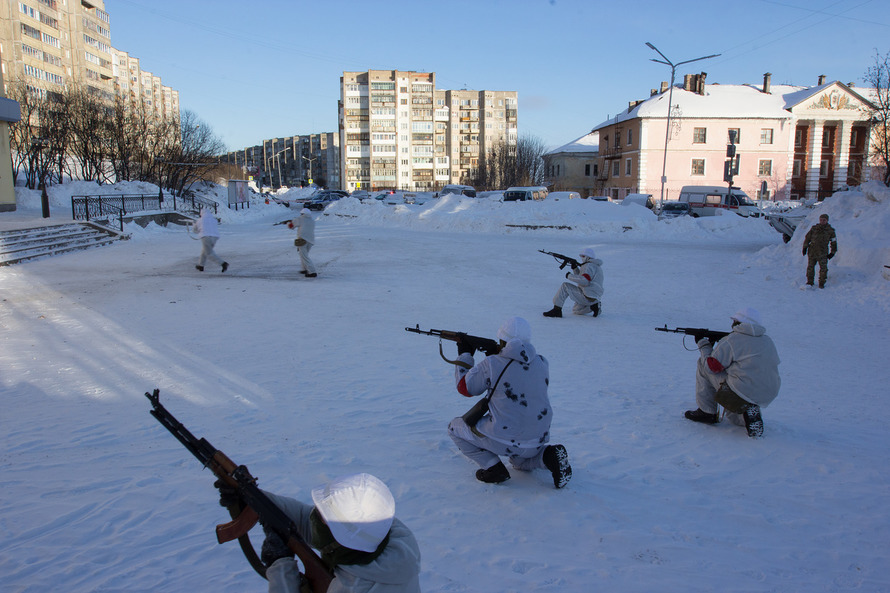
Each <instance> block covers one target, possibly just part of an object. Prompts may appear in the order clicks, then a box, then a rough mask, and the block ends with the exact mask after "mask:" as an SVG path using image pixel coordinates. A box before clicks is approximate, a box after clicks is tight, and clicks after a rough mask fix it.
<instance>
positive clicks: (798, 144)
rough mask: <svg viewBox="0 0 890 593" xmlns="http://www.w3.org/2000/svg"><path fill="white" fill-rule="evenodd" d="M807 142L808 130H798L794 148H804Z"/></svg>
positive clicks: (795, 135) (795, 133)
mask: <svg viewBox="0 0 890 593" xmlns="http://www.w3.org/2000/svg"><path fill="white" fill-rule="evenodd" d="M804 142H806V130H805V129H801V128H797V129H796V130H794V148H803V145H804Z"/></svg>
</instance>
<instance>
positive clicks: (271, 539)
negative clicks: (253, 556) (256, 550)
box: [260, 526, 294, 568]
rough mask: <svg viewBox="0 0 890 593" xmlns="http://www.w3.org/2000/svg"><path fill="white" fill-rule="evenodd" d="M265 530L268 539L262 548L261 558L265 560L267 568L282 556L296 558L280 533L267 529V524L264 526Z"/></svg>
mask: <svg viewBox="0 0 890 593" xmlns="http://www.w3.org/2000/svg"><path fill="white" fill-rule="evenodd" d="M263 532H264V533H265V534H266V539H265V540H264V541H263V547H262V548H261V549H260V560H262V561H263V564H265V565H266V568H268V567H270V566H272V563H273V562H275V561H276V560H280V559H282V558H290V559H291V560H293V559H294V553H293V552H292V551H291V549H290V548H288V547H287V544H286V543H284V540H283V539H281V536H280V535H278V534H277V533H275V532H274V531H271V530H269V529H266V527H265V526H263Z"/></svg>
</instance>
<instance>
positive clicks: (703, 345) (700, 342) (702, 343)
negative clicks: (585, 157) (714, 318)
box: [695, 338, 711, 350]
mask: <svg viewBox="0 0 890 593" xmlns="http://www.w3.org/2000/svg"><path fill="white" fill-rule="evenodd" d="M695 345H696V346H698V349H699V350H701V349H702V348H706V347H708V346H710V345H711V341H710V340H709V339H707V338H702V339H700V340H698V341H697V342H696V343H695Z"/></svg>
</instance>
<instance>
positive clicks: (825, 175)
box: [819, 159, 831, 179]
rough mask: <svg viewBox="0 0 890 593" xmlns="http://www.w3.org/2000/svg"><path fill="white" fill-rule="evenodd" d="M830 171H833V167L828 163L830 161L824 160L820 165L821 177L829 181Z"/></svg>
mask: <svg viewBox="0 0 890 593" xmlns="http://www.w3.org/2000/svg"><path fill="white" fill-rule="evenodd" d="M829 169H831V166H830V165H829V163H828V159H822V162H821V163H819V177H821V178H822V179H827V178H828V172H829Z"/></svg>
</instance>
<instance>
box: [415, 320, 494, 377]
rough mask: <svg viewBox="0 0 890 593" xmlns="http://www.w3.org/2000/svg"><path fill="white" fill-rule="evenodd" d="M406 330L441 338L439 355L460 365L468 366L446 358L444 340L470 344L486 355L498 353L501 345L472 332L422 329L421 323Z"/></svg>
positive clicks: (465, 344)
mask: <svg viewBox="0 0 890 593" xmlns="http://www.w3.org/2000/svg"><path fill="white" fill-rule="evenodd" d="M405 331H406V332H412V333H415V334H423V335H425V336H436V337H438V338H439V356H441V357H442V360H444V361H445V362H448V363H451V364H456V365H458V366H462V367H466V365H465V364H464V363H463V362H461V361H459V360H448V359H447V358H445V353H444V352H443V351H442V340H450V341H452V342H457V343H458V344H463V345H464V346H468V347H470V348H472V349H473V350H474V351H475V350H481V351H482V352H485V354H486V355H488V356H491V355H492V354H497V353H498V352H499V351H500V349H501V346H500V344H498V343H497V341H496V340H492V339H491V338H482V337H480V336H471V335H470V334H466V333H464V332H456V331H450V330H447V329H429V330H423V329H420V324H417V325H415V326H414V327H406V328H405Z"/></svg>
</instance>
